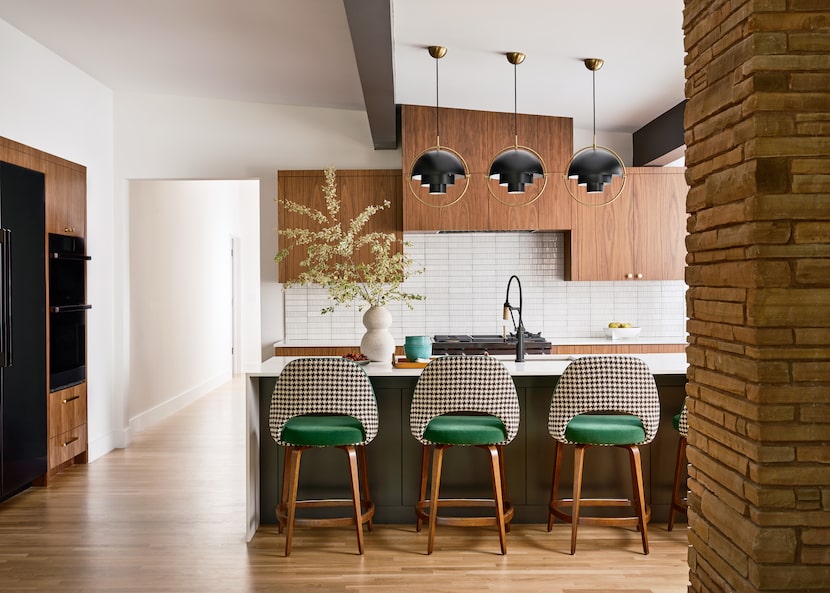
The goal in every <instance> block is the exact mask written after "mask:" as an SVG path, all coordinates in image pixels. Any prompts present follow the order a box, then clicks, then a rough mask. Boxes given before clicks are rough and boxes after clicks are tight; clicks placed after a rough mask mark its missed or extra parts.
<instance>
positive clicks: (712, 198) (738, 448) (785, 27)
mask: <svg viewBox="0 0 830 593" xmlns="http://www.w3.org/2000/svg"><path fill="white" fill-rule="evenodd" d="M684 33H685V46H686V51H687V58H686V80H687V83H686V95H687V97H688V99H689V101H688V104H687V107H686V113H685V127H686V146H687V151H686V166H687V181H688V182H689V186H690V190H689V194H688V201H687V207H688V212H689V213H690V217H689V222H688V230H689V236H688V239H687V248H688V256H687V263H688V268H687V273H686V281H687V284H688V286H689V290H688V294H687V310H688V316H689V321H688V331H689V334H690V338H689V348H688V350H687V353H688V359H689V363H690V367H689V385H688V396H689V397H688V406H689V412H690V416H689V425H690V435H689V449H688V459H689V462H690V466H691V467H690V480H689V489H690V494H689V526H690V529H689V538H690V543H691V548H690V556H689V561H690V582H691V587H690V590H691V591H695V592H718V593H719V592H722V591H735V592H755V591H786V592H788V593H799V592H802V591H803V592H806V591H830V0H731V1H730V0H686V2H685V12H684Z"/></svg>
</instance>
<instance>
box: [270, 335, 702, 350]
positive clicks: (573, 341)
mask: <svg viewBox="0 0 830 593" xmlns="http://www.w3.org/2000/svg"><path fill="white" fill-rule="evenodd" d="M546 339H547V340H548V342H550V343H551V344H552V345H554V346H597V345H608V344H686V343H687V342H686V336H640V337H637V338H633V339H632V338H629V339H618V340H611V339H609V338H606V337H597V338H590V337H588V338H546ZM396 342H397V340H396ZM358 343H359V340H327V341H322V340H286V341H280V342H275V343H274V347H275V348H324V347H327V346H338V347H340V346H343V347H347V348H348V347H357V345H358ZM397 345H398V346H403V341H400V342H399V343H398V344H397Z"/></svg>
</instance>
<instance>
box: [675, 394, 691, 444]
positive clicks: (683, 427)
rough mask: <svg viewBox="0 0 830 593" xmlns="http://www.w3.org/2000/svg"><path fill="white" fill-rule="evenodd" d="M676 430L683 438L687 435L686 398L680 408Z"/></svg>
mask: <svg viewBox="0 0 830 593" xmlns="http://www.w3.org/2000/svg"><path fill="white" fill-rule="evenodd" d="M677 431H678V432H679V433H680V434H681V435H682V436H683V438H688V437H689V420H688V417H687V410H686V400H683V409H682V410H680V422H678V424H677Z"/></svg>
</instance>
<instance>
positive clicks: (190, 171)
mask: <svg viewBox="0 0 830 593" xmlns="http://www.w3.org/2000/svg"><path fill="white" fill-rule="evenodd" d="M114 120H115V124H114V131H115V141H114V145H115V178H116V179H117V180H119V183H118V185H117V187H116V193H115V196H114V200H115V207H114V211H115V215H114V227H115V229H116V237H117V244H116V246H115V252H116V258H117V262H118V263H119V265H118V266H117V267H116V273H117V275H116V278H115V283H116V312H115V321H116V323H119V324H120V327H119V329H118V331H117V336H118V337H119V340H120V343H119V344H117V345H116V349H117V350H118V352H119V353H120V355H119V356H118V357H117V363H118V368H119V370H118V372H117V375H118V377H119V380H120V381H122V382H123V384H122V385H121V387H122V389H121V390H120V393H124V394H126V393H130V396H129V409H135V410H139V409H145V410H146V409H151V408H152V406H153V403H152V402H151V401H149V400H147V399H145V398H146V397H147V395H146V394H143V393H134V392H132V391H131V390H130V387H129V385H130V381H131V376H134V375H135V373H137V372H144V369H142V368H136V367H132V366H131V361H133V360H135V356H134V354H133V353H131V347H132V344H131V341H130V327H129V323H128V322H127V321H126V320H128V319H129V313H130V307H131V305H130V299H131V291H130V283H129V278H128V277H127V272H125V270H128V269H129V239H128V237H129V211H128V208H127V204H128V203H129V201H130V184H129V183H127V182H126V181H122V180H141V179H155V180H160V179H225V180H229V179H253V180H257V181H258V182H259V188H260V194H259V208H260V223H259V224H260V227H259V228H260V251H259V253H258V254H256V255H254V254H251V253H250V252H248V254H247V255H246V257H256V261H257V264H258V265H260V266H261V267H260V277H261V286H260V312H259V315H260V324H259V328H261V334H260V337H259V353H258V354H259V356H260V360H261V359H263V358H266V357H268V356H271V355H272V354H273V343H274V342H275V341H277V340H280V339H282V337H283V303H282V291H281V287H280V285H279V284H278V283H277V268H276V264H275V263H274V261H273V258H274V255H275V254H276V252H277V236H276V228H277V207H276V202H275V200H276V188H277V183H276V180H277V175H276V174H277V171H278V170H279V169H323V168H325V167H327V166H328V165H334V166H335V167H337V168H344V169H345V168H397V167H400V159H401V154H400V151H397V150H395V151H375V150H374V149H373V148H372V141H371V136H370V133H369V126H368V122H367V120H366V114H365V113H364V112H361V111H343V110H333V109H312V108H304V107H286V106H275V105H264V104H258V103H239V102H233V101H218V100H210V99H202V98H189V97H170V96H159V95H147V94H136V93H116V94H115V100H114ZM132 298H136V297H132ZM127 401H128V399H127V396H124V398H122V399H121V400H120V402H119V403H120V408H119V410H118V411H117V413H116V415H117V416H118V421H117V422H116V430H119V428H118V427H120V431H121V434H120V437H119V440H120V443H121V444H122V445H126V444H127V443H128V442H129V434H128V432H127V427H128V426H129V425H130V411H129V409H128V406H127Z"/></svg>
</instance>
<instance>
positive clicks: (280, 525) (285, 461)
mask: <svg viewBox="0 0 830 593" xmlns="http://www.w3.org/2000/svg"><path fill="white" fill-rule="evenodd" d="M289 449H290V447H283V458H282V488H280V502H279V506H282V505H284V504H285V503H286V501H287V500H288V466H289V464H290V460H289V457H290V454H289ZM279 506H278V507H277V510H278V512H277V533H279V534H280V535H282V532H283V529H284V528H285V518H284V517H282V516H281V514H280V513H279Z"/></svg>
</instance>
